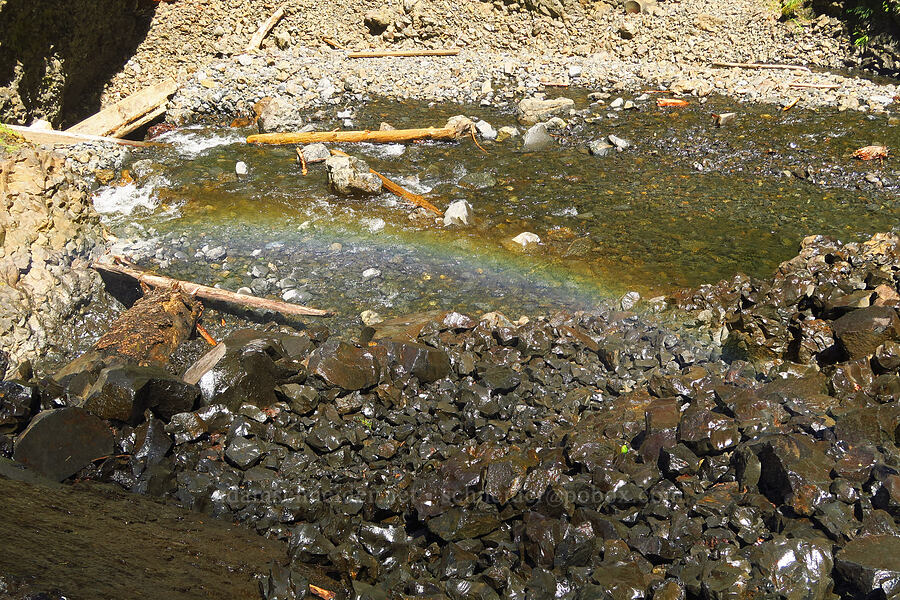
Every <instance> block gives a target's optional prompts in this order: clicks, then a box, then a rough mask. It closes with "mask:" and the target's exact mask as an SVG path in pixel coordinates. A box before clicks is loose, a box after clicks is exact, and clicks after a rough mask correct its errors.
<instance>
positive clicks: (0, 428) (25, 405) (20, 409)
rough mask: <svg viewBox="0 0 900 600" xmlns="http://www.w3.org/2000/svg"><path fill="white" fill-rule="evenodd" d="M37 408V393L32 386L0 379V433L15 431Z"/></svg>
mask: <svg viewBox="0 0 900 600" xmlns="http://www.w3.org/2000/svg"><path fill="white" fill-rule="evenodd" d="M0 367H2V365H0ZM38 408H39V401H38V393H37V390H36V389H35V388H34V387H32V386H29V385H24V384H22V383H18V382H16V381H0V433H15V432H17V431H18V430H19V429H20V428H22V427H23V426H24V425H25V423H27V422H28V419H30V418H31V415H32V414H34V411H36V410H37V409H38Z"/></svg>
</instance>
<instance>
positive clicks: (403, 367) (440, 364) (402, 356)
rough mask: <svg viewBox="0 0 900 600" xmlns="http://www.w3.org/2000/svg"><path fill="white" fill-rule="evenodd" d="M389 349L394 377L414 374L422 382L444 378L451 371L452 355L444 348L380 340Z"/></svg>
mask: <svg viewBox="0 0 900 600" xmlns="http://www.w3.org/2000/svg"><path fill="white" fill-rule="evenodd" d="M379 345H381V346H383V347H384V348H385V349H386V350H387V364H388V367H390V369H391V371H392V374H393V376H394V379H395V380H396V379H402V378H403V377H404V376H406V375H414V376H415V377H417V378H418V379H419V381H420V382H421V383H431V382H433V381H437V380H438V379H443V378H444V377H446V376H447V374H448V373H449V372H450V357H448V356H447V353H446V352H444V351H443V350H438V349H437V348H431V347H430V346H426V345H424V344H414V343H410V342H394V341H389V340H383V341H381V342H379Z"/></svg>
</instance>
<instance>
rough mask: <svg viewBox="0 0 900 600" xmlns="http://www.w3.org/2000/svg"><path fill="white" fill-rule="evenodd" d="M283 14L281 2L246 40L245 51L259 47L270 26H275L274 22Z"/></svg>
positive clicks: (270, 28) (251, 50) (252, 50)
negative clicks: (248, 39)
mask: <svg viewBox="0 0 900 600" xmlns="http://www.w3.org/2000/svg"><path fill="white" fill-rule="evenodd" d="M283 16H284V5H283V4H282V5H281V6H279V7H278V8H277V9H275V12H273V13H272V15H271V16H270V17H269V18H268V19H266V22H265V23H263V24H262V25H260V26H259V29H257V30H256V33H254V34H253V36H252V37H251V38H250V41H249V42H247V47H246V48H245V49H244V51H245V52H254V51H256V50H259V47H260V46H261V45H262V42H263V40H264V39H266V36H267V35H269V32H270V31H272V28H273V27H275V24H276V23H278V21H280V20H281V17H283Z"/></svg>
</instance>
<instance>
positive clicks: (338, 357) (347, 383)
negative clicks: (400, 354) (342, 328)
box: [309, 340, 381, 391]
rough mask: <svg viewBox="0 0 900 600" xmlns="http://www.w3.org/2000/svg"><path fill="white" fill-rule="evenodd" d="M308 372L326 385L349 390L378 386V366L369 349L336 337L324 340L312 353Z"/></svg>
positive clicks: (379, 370) (379, 368)
mask: <svg viewBox="0 0 900 600" xmlns="http://www.w3.org/2000/svg"><path fill="white" fill-rule="evenodd" d="M309 372H310V374H312V375H316V376H318V377H319V378H321V379H322V380H323V381H324V382H325V383H327V384H329V385H332V386H335V387H338V388H341V389H344V390H351V391H352V390H363V389H367V388H370V387H373V386H375V385H378V382H379V381H380V378H381V375H380V373H381V366H380V365H379V363H378V359H376V358H375V355H374V354H372V352H370V351H369V350H366V349H364V348H357V347H355V346H351V345H350V344H348V343H346V342H342V341H338V340H328V341H327V342H325V343H324V344H322V346H321V347H319V348H318V349H316V350H315V351H314V352H313V353H312V355H311V356H310V359H309Z"/></svg>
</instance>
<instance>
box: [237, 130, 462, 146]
mask: <svg viewBox="0 0 900 600" xmlns="http://www.w3.org/2000/svg"><path fill="white" fill-rule="evenodd" d="M457 135H458V132H457V130H456V129H454V128H452V127H426V128H424V129H392V130H388V131H368V130H366V131H307V132H296V133H258V134H256V135H251V136H249V137H248V138H247V143H248V144H315V143H316V142H324V143H328V142H337V143H348V142H378V143H395V142H409V141H412V140H425V139H431V140H449V139H454V138H456V137H457Z"/></svg>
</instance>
